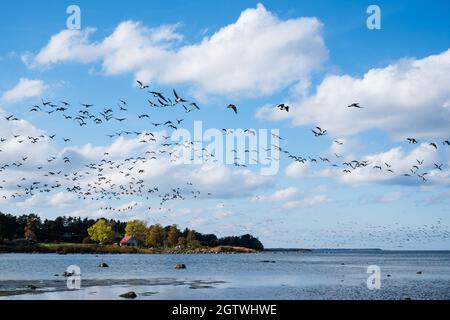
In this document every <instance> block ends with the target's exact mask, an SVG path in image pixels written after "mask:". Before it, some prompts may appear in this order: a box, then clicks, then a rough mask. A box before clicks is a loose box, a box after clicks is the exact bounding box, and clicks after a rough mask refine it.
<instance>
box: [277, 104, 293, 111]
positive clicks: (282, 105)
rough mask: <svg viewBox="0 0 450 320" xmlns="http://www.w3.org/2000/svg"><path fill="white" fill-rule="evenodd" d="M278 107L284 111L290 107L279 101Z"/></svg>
mask: <svg viewBox="0 0 450 320" xmlns="http://www.w3.org/2000/svg"><path fill="white" fill-rule="evenodd" d="M277 108H278V109H280V110H281V111H283V110H285V111H286V112H289V109H290V107H289V106H287V105H285V104H284V103H281V104H279V105H278V106H277Z"/></svg>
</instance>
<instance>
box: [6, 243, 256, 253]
mask: <svg viewBox="0 0 450 320" xmlns="http://www.w3.org/2000/svg"><path fill="white" fill-rule="evenodd" d="M258 252H261V251H258V250H255V249H250V248H244V247H228V246H217V247H200V248H195V249H187V248H186V249H176V248H138V247H119V246H117V245H99V244H36V245H33V246H11V245H0V253H30V254H33V253H38V254H46V253H47V254H49V253H56V254H61V255H65V254H248V253H258Z"/></svg>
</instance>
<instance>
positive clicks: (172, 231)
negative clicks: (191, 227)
mask: <svg viewBox="0 0 450 320" xmlns="http://www.w3.org/2000/svg"><path fill="white" fill-rule="evenodd" d="M180 236H181V233H180V230H178V228H177V226H176V225H171V226H170V227H169V231H168V232H167V245H168V246H169V247H175V246H177V245H178V238H180Z"/></svg>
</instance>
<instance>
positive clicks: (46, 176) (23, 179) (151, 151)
mask: <svg viewBox="0 0 450 320" xmlns="http://www.w3.org/2000/svg"><path fill="white" fill-rule="evenodd" d="M137 84H138V88H139V90H143V91H144V93H145V94H146V104H147V105H146V110H147V111H146V112H140V113H139V112H137V111H136V109H135V108H133V107H132V106H131V105H129V104H128V102H127V101H125V100H118V102H117V104H116V106H114V107H109V106H108V107H98V106H96V105H94V104H93V103H81V104H79V105H75V104H72V103H70V102H67V101H59V102H53V101H45V100H42V101H41V103H39V104H35V105H33V106H32V107H31V108H30V109H29V112H30V113H41V114H44V115H48V116H58V115H59V116H60V117H61V118H62V119H63V120H66V121H72V122H74V123H76V124H77V125H78V126H79V127H86V128H87V127H89V126H91V125H95V126H102V125H105V124H107V123H114V124H115V125H116V126H120V127H121V128H122V129H121V130H116V132H113V133H108V134H107V136H108V137H109V138H118V137H123V136H134V137H135V138H137V139H138V141H139V143H142V144H146V145H148V148H147V149H146V151H145V152H144V153H143V154H140V155H136V156H133V157H128V158H126V159H119V160H118V159H115V158H113V157H110V155H109V153H107V152H105V153H104V154H103V155H102V157H101V159H100V160H99V161H98V162H92V163H84V164H81V163H72V162H73V159H71V156H70V154H67V153H64V154H62V155H61V154H60V155H54V156H48V157H47V158H46V159H43V160H42V161H41V163H39V164H38V165H36V166H35V167H34V168H30V167H29V166H30V165H28V162H27V161H28V159H29V156H27V155H24V156H20V157H19V158H17V159H16V160H15V161H12V162H9V163H0V199H4V200H7V199H23V198H28V197H32V196H33V195H35V194H37V193H52V192H54V191H58V190H59V191H65V192H70V193H73V194H75V195H76V196H77V197H78V198H79V199H83V200H91V201H102V200H104V201H110V200H124V199H130V198H133V199H136V198H139V199H142V201H143V203H146V204H148V203H149V202H151V200H152V199H153V198H154V197H155V196H156V197H157V198H159V200H158V205H157V206H156V207H158V210H162V206H163V205H164V204H165V203H166V202H168V201H173V200H185V199H187V198H193V199H196V198H200V197H211V196H213V194H212V193H211V192H205V191H202V190H199V189H198V188H195V186H194V184H193V183H192V182H190V181H185V184H184V185H182V186H172V187H167V188H164V189H163V188H162V187H161V186H158V185H152V184H151V183H149V182H148V181H147V179H146V178H145V173H146V170H147V169H148V170H151V167H152V161H156V160H160V159H166V160H167V161H170V162H177V160H178V159H180V157H179V156H177V154H178V153H179V151H180V149H184V150H186V149H187V150H192V151H198V152H200V154H201V157H202V158H203V160H204V161H205V162H207V161H213V162H218V161H219V159H217V158H216V156H215V154H214V153H213V152H211V151H210V150H208V149H206V148H203V147H201V148H200V149H196V144H195V142H193V141H182V142H172V141H170V135H169V134H166V135H165V134H161V132H166V131H176V130H178V129H179V127H180V126H181V125H182V124H183V121H185V119H184V118H178V117H176V118H175V119H169V120H167V121H160V122H154V121H152V120H151V119H152V118H153V115H152V114H151V110H152V109H155V110H156V109H157V110H167V109H173V110H177V109H178V110H180V111H181V112H183V113H184V114H186V116H187V114H190V113H192V112H198V111H200V110H201V108H200V107H199V105H198V103H196V102H192V101H189V100H188V99H185V98H184V97H182V96H181V95H180V94H179V93H178V92H177V91H176V90H172V92H171V93H170V94H165V93H163V92H159V91H154V90H150V86H149V85H147V84H144V83H143V82H141V81H137ZM276 108H277V109H279V110H280V112H289V111H290V106H288V105H286V104H284V103H282V104H279V105H277V106H276ZM347 108H348V109H360V111H358V112H364V110H362V109H364V107H363V106H361V105H360V104H359V103H353V104H351V105H348V106H347ZM226 109H229V110H230V111H231V112H232V113H234V114H235V115H237V114H238V111H239V110H238V107H237V105H236V104H229V105H228V106H227V108H226ZM355 111H356V110H355ZM5 119H6V120H7V121H9V122H15V121H19V120H20V119H19V118H18V117H16V116H14V115H7V116H5ZM129 121H132V122H133V123H135V121H143V122H144V123H143V124H144V125H145V126H146V127H148V126H152V127H153V128H154V129H155V131H151V130H150V131H147V130H133V129H127V128H125V124H127V123H128V122H129ZM156 130H161V131H160V132H156ZM222 131H223V132H224V134H226V135H228V134H232V133H233V129H222ZM244 133H245V134H247V135H256V131H255V130H254V129H250V128H248V129H245V130H244ZM312 133H313V134H314V137H316V138H321V137H323V136H327V135H329V132H328V130H327V129H325V128H322V127H320V126H315V127H314V128H313V129H312ZM272 137H273V138H275V139H276V140H277V141H278V142H280V141H283V140H285V139H284V138H282V137H280V136H278V135H275V134H272ZM57 139H60V140H59V141H60V142H63V143H66V144H67V143H69V142H71V138H70V137H67V136H59V135H57V134H51V135H46V134H41V135H38V136H30V135H23V134H20V133H17V134H13V135H12V136H9V137H0V157H1V154H2V152H4V151H5V148H6V147H8V146H12V147H14V146H15V145H16V144H18V145H20V144H27V145H28V144H29V146H30V147H29V150H31V148H32V146H34V145H37V144H39V143H42V142H49V141H53V140H57ZM449 140H450V139H449ZM449 140H444V141H442V143H437V142H427V144H428V145H429V146H431V147H432V148H433V149H435V150H437V149H439V148H440V145H442V147H443V148H445V147H450V141H449ZM405 142H408V143H409V144H418V143H419V140H418V139H417V138H414V137H408V138H407V139H406V140H405ZM333 143H335V144H337V145H339V146H341V145H343V144H344V142H342V141H340V140H338V139H335V140H334V141H333ZM271 150H277V151H279V153H280V154H281V155H282V156H284V157H285V158H286V159H288V160H290V161H294V162H299V163H307V162H309V163H312V164H318V163H321V164H322V165H324V166H330V167H332V168H335V169H336V170H340V171H341V172H342V174H352V173H357V172H358V170H359V169H361V168H368V167H371V168H372V169H373V170H375V171H380V172H386V173H387V174H391V175H394V174H397V172H396V169H395V164H393V163H392V164H391V163H388V162H384V163H376V162H372V161H370V160H368V159H348V160H342V159H341V158H344V156H343V155H339V154H337V153H334V155H333V156H332V157H326V156H311V155H298V154H295V153H294V152H292V151H289V150H286V148H284V147H282V146H281V145H280V143H276V144H272V145H271V147H269V148H267V149H264V148H262V149H261V150H245V154H253V155H256V156H254V158H252V160H253V163H255V164H259V163H260V161H259V160H258V159H256V158H257V156H259V159H264V160H270V161H279V160H281V158H275V157H274V156H273V155H272V154H271V153H270V151H271ZM260 151H262V152H263V153H264V155H263V156H261V155H260ZM232 152H233V153H234V165H235V166H237V167H247V164H245V159H241V158H239V157H238V154H237V150H232ZM0 159H1V158H0ZM191 160H193V158H192V159H191ZM77 161H78V160H77ZM74 162H75V161H74ZM427 165H428V166H427ZM27 166H28V167H27ZM25 167H27V168H28V170H29V171H31V172H32V174H31V177H29V176H26V175H25V173H26V172H27V171H26V170H23V169H24V168H25ZM426 169H432V170H438V171H442V170H444V164H441V163H432V164H426V163H425V161H424V160H423V159H417V160H416V162H415V163H411V167H410V169H409V171H408V172H399V173H398V174H399V175H401V176H403V177H417V178H418V179H420V181H423V182H426V181H427V176H428V175H429V174H430V173H429V171H427V170H426ZM11 170H16V172H17V174H19V173H22V174H23V176H20V177H18V176H15V178H14V179H13V180H9V181H7V180H6V179H5V178H2V173H7V172H8V171H11ZM113 175H114V176H115V175H118V176H119V178H113ZM118 181H120V182H118ZM11 189H15V190H16V191H9V190H11ZM2 190H3V191H2ZM138 205H140V203H139V202H137V201H135V200H133V201H131V202H130V203H129V204H127V205H122V206H120V207H113V206H112V205H102V206H101V207H100V208H99V209H100V210H104V211H106V210H107V211H116V212H125V211H132V210H133V209H134V208H136V207H137V206H138ZM156 207H155V208H153V206H148V207H147V208H148V210H152V209H156Z"/></svg>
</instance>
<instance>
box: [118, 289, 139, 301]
mask: <svg viewBox="0 0 450 320" xmlns="http://www.w3.org/2000/svg"><path fill="white" fill-rule="evenodd" d="M120 297H121V298H125V299H135V298H136V297H137V294H136V292H134V291H130V292H127V293H124V294H121V295H120Z"/></svg>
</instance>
